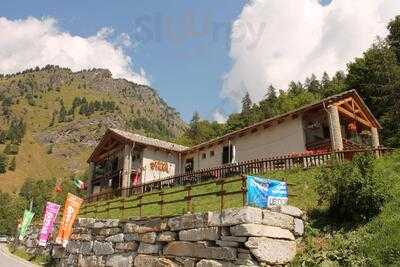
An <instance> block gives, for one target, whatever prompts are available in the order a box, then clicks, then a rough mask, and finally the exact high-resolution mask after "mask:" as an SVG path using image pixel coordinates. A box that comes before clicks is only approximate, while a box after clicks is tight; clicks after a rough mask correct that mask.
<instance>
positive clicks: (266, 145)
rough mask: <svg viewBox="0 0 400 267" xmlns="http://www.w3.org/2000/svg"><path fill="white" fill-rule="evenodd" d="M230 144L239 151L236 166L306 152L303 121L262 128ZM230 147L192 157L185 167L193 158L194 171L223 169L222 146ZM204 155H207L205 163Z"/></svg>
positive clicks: (192, 155) (220, 147) (192, 154)
mask: <svg viewBox="0 0 400 267" xmlns="http://www.w3.org/2000/svg"><path fill="white" fill-rule="evenodd" d="M231 144H232V145H233V146H235V150H236V153H235V162H242V161H247V160H252V159H259V158H267V157H273V156H279V155H285V154H288V153H291V152H303V151H305V150H306V147H305V136H304V130H303V123H302V118H301V116H299V117H297V118H294V119H292V118H288V119H286V120H284V121H283V122H282V123H280V124H276V123H275V124H274V125H273V126H271V127H269V128H267V129H264V128H263V127H262V126H261V127H260V128H259V129H258V131H257V132H255V133H250V132H249V133H246V134H245V135H244V136H242V137H236V138H234V139H232V140H231ZM227 145H228V140H226V141H225V142H224V143H223V144H220V145H214V146H213V147H210V148H207V149H203V150H201V151H199V152H193V153H190V154H188V155H186V156H185V157H184V159H183V163H184V162H185V159H187V158H191V157H193V158H194V170H199V169H204V168H211V167H216V166H220V165H222V150H223V146H227ZM211 150H214V154H215V155H214V157H210V151H211ZM202 153H206V158H205V159H202Z"/></svg>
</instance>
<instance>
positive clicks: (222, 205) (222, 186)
mask: <svg viewBox="0 0 400 267" xmlns="http://www.w3.org/2000/svg"><path fill="white" fill-rule="evenodd" d="M224 184H225V183H224V180H221V192H220V197H221V202H220V208H219V209H220V211H221V212H222V210H223V209H224V195H225V192H224Z"/></svg>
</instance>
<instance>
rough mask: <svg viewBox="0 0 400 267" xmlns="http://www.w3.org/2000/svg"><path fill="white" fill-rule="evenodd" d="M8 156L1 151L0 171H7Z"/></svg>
mask: <svg viewBox="0 0 400 267" xmlns="http://www.w3.org/2000/svg"><path fill="white" fill-rule="evenodd" d="M7 163H8V159H7V156H6V155H5V154H3V153H0V173H5V172H6V171H7Z"/></svg>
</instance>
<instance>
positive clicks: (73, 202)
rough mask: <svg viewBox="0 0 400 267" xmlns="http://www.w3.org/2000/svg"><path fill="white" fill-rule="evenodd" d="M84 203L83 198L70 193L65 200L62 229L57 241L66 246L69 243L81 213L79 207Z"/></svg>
mask: <svg viewBox="0 0 400 267" xmlns="http://www.w3.org/2000/svg"><path fill="white" fill-rule="evenodd" d="M82 203H83V199H81V198H79V197H77V196H75V195H73V194H71V193H68V196H67V199H66V200H65V205H64V212H63V217H62V221H61V224H60V229H59V231H58V235H57V238H56V243H57V244H60V245H62V246H63V247H66V246H67V244H68V240H69V237H70V235H71V232H72V226H73V224H74V222H75V219H76V217H77V216H78V214H79V209H80V207H81V205H82Z"/></svg>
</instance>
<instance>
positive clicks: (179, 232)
mask: <svg viewBox="0 0 400 267" xmlns="http://www.w3.org/2000/svg"><path fill="white" fill-rule="evenodd" d="M302 216H303V212H302V211H301V210H299V209H298V208H295V207H291V206H282V207H276V208H274V209H272V210H271V209H269V210H262V209H258V208H253V207H244V208H237V209H236V208H235V209H226V210H223V211H222V212H221V213H217V212H207V213H203V214H186V215H183V216H179V217H173V218H163V219H160V218H158V219H150V220H136V221H131V220H125V221H122V220H96V219H92V218H80V219H78V221H77V223H76V224H75V226H74V232H73V234H72V236H71V241H70V242H69V243H68V245H67V247H66V248H65V249H64V248H62V247H60V246H57V245H50V248H48V249H47V251H48V253H50V254H51V256H52V258H53V259H54V260H55V262H56V264H57V265H58V266H82V267H85V266H88V267H89V266H116V267H125V266H187V267H192V266H193V267H214V266H215V267H217V266H221V267H222V266H223V267H225V266H227V267H230V266H285V265H287V264H288V263H290V262H291V261H292V260H293V259H294V257H295V255H296V252H297V243H298V241H299V238H301V236H302V235H303V231H304V223H303V220H302ZM32 242H33V243H32ZM28 243H29V244H28ZM25 245H29V246H30V247H31V249H32V247H34V245H35V244H34V238H32V236H30V237H28V239H27V240H26V242H25Z"/></svg>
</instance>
